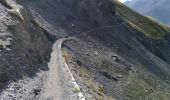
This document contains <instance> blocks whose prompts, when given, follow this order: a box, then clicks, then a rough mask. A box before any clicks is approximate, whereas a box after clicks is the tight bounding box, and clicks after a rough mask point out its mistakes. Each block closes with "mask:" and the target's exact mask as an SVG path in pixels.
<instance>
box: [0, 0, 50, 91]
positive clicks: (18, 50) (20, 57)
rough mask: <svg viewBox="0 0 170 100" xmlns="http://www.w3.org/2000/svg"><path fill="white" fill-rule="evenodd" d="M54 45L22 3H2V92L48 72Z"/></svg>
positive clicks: (11, 0) (8, 0)
mask: <svg viewBox="0 0 170 100" xmlns="http://www.w3.org/2000/svg"><path fill="white" fill-rule="evenodd" d="M50 47H51V43H50V42H49V41H48V39H47V38H46V36H45V35H44V33H43V31H42V30H41V29H40V27H39V26H38V25H37V24H35V22H34V19H33V17H32V15H31V13H30V10H29V8H27V6H26V5H25V3H24V2H23V1H22V0H1V1H0V90H2V89H3V88H4V87H6V86H7V85H8V83H10V82H11V81H17V80H18V79H21V78H22V77H23V76H29V77H32V76H34V75H35V73H36V72H38V71H39V70H47V69H48V68H47V61H48V59H49V54H50V51H51V50H50V49H49V48H50Z"/></svg>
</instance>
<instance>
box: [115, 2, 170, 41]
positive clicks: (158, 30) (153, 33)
mask: <svg viewBox="0 0 170 100" xmlns="http://www.w3.org/2000/svg"><path fill="white" fill-rule="evenodd" d="M116 11H117V14H118V15H119V16H120V17H122V18H123V19H124V20H125V21H126V22H128V23H129V24H130V25H131V26H132V27H134V28H135V29H137V30H138V31H140V32H142V33H144V34H145V35H146V36H148V37H150V38H153V39H161V38H162V37H163V36H164V35H165V34H166V33H168V32H170V28H169V27H168V26H166V25H164V24H162V23H161V22H159V21H157V20H155V19H153V18H150V17H146V16H143V15H141V14H139V13H137V12H136V11H133V10H132V9H130V8H129V7H126V6H125V5H123V4H121V3H116Z"/></svg>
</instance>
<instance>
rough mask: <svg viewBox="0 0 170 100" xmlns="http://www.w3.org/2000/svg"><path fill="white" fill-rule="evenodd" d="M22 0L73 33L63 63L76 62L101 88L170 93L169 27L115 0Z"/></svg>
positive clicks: (132, 97)
mask: <svg viewBox="0 0 170 100" xmlns="http://www.w3.org/2000/svg"><path fill="white" fill-rule="evenodd" d="M27 2H28V3H29V5H30V7H31V8H32V9H33V10H35V11H36V12H37V13H39V14H40V15H42V16H43V17H44V18H45V19H46V20H47V21H48V22H49V23H51V24H53V25H54V26H56V27H60V28H62V29H63V30H65V31H66V32H67V34H68V36H74V37H76V39H75V40H74V41H69V42H67V43H65V44H64V46H65V50H66V51H67V52H68V55H69V56H71V57H68V58H70V59H71V61H70V60H69V61H68V64H70V66H71V65H72V64H73V63H74V62H76V63H77V64H78V66H80V68H84V69H85V70H87V71H88V72H89V73H90V75H91V76H94V80H96V81H97V82H99V83H100V84H102V86H103V91H104V93H106V94H107V95H110V96H112V97H114V98H116V99H117V100H125V99H127V100H138V99H139V100H168V98H170V94H169V93H170V87H169V86H170V85H169V84H170V83H169V82H170V65H169V64H170V52H169V51H170V44H169V43H170V35H169V30H170V29H169V27H166V26H165V25H163V24H161V23H158V22H157V21H155V20H153V19H151V18H148V17H145V16H142V15H140V14H138V13H137V12H135V11H133V10H131V9H130V8H128V7H126V6H124V5H123V4H121V3H119V2H118V1H114V0H37V1H34V0H27ZM58 34H60V33H58ZM66 58H67V57H66ZM72 61H73V62H72ZM79 70H80V69H79V67H75V69H74V68H73V72H75V73H79V74H80V75H79V77H83V75H82V74H83V73H85V72H86V71H85V72H80V71H79ZM81 71H82V70H81ZM85 75H86V74H85ZM80 83H81V82H80ZM88 84H90V83H89V82H88ZM86 85H87V84H86ZM88 86H89V85H88ZM90 86H91V85H90ZM90 86H89V87H90ZM82 91H83V90H82Z"/></svg>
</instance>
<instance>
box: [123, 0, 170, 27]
mask: <svg viewBox="0 0 170 100" xmlns="http://www.w3.org/2000/svg"><path fill="white" fill-rule="evenodd" d="M169 3H170V1H169V0H132V1H127V2H125V4H126V5H127V6H129V7H131V8H133V9H135V10H136V11H138V12H140V13H142V14H145V15H148V16H152V17H154V18H156V19H158V20H160V21H162V22H163V23H165V24H167V25H170V19H169V16H170V10H169V9H170V7H169Z"/></svg>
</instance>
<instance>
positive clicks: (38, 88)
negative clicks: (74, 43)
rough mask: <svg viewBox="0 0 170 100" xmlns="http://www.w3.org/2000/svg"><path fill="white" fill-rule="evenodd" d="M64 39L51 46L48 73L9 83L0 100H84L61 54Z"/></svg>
mask: <svg viewBox="0 0 170 100" xmlns="http://www.w3.org/2000/svg"><path fill="white" fill-rule="evenodd" d="M65 40H68V39H66V38H63V39H60V40H57V41H56V42H55V43H54V44H53V48H52V50H53V51H52V53H51V59H50V62H49V63H48V67H49V71H45V72H40V73H38V74H37V76H36V77H35V78H33V79H31V78H24V79H23V80H20V81H19V82H14V83H11V84H10V85H9V86H8V88H7V89H5V90H4V91H3V92H2V93H1V95H0V100H85V98H84V96H83V95H82V93H81V91H80V88H79V86H78V85H77V83H76V81H75V79H74V77H73V75H72V73H71V71H70V69H69V68H68V66H67V64H66V62H65V59H64V57H63V55H62V52H61V45H62V43H63V41H65Z"/></svg>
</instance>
